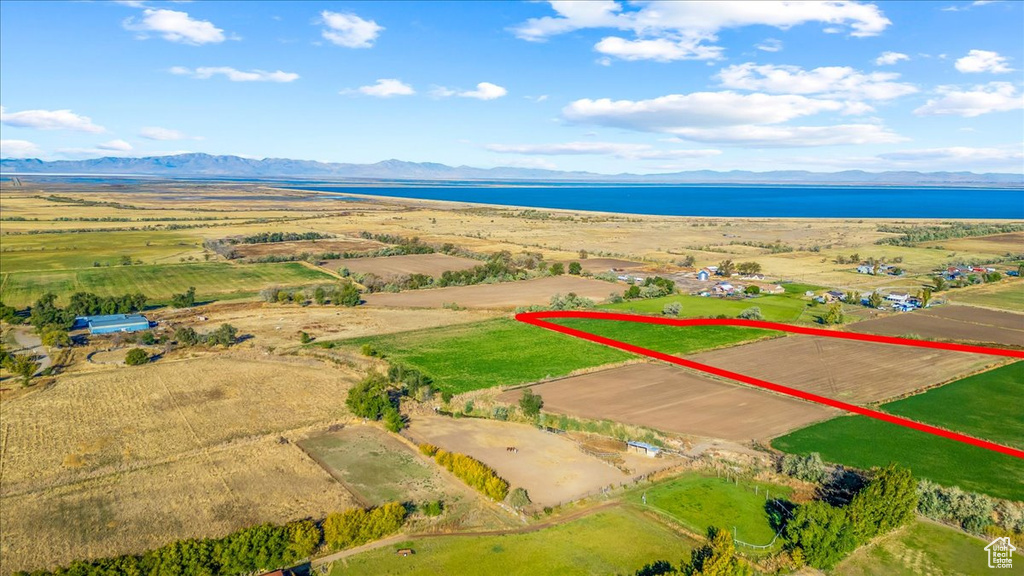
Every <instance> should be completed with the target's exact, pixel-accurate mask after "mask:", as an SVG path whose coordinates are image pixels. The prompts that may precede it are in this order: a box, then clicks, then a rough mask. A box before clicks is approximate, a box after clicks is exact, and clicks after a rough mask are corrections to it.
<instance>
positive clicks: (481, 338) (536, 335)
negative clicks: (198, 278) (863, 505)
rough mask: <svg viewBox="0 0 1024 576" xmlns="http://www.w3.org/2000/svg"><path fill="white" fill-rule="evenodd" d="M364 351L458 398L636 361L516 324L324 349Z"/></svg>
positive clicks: (664, 335) (721, 336) (704, 345)
mask: <svg viewBox="0 0 1024 576" xmlns="http://www.w3.org/2000/svg"><path fill="white" fill-rule="evenodd" d="M562 322H563V323H565V324H566V325H569V326H572V327H574V328H579V329H580V330H586V331H592V332H595V333H606V334H610V335H612V337H616V338H621V339H622V340H625V341H628V342H631V343H634V344H638V345H640V346H648V347H653V348H655V349H658V350H662V351H665V352H668V353H685V352H693V351H696V350H704V349H708V348H714V347H716V346H726V345H731V344H735V343H738V342H742V341H744V340H750V339H754V338H757V337H760V336H762V335H763V334H764V332H763V331H760V330H751V329H745V328H733V327H730V326H707V327H694V328H680V327H672V326H652V325H650V324H631V323H626V322H607V321H602V320H576V319H573V320H564V321H562ZM364 344H368V345H370V346H371V347H373V348H375V349H376V350H379V351H380V352H382V353H384V354H385V355H386V357H387V358H388V359H390V360H392V361H394V362H398V363H401V364H405V365H407V366H410V367H413V368H416V369H418V370H420V371H422V372H424V373H425V374H428V375H429V376H431V377H432V378H433V379H434V384H435V385H437V386H439V387H440V388H441V389H442V390H449V391H451V392H454V393H461V392H468V391H470V390H479V389H482V388H494V387H497V386H511V385H515V384H524V383H527V382H534V381H537V380H541V379H544V378H552V377H558V376H565V375H567V374H570V373H571V372H573V371H575V370H581V369H585V368H593V367H595V366H601V365H604V364H611V363H614V362H623V361H626V360H630V359H632V358H634V356H633V355H632V354H629V353H627V352H623V351H621V350H615V349H612V348H609V347H606V346H601V345H599V344H594V343H591V342H587V341H584V340H581V339H579V338H574V337H572V336H567V335H565V334H558V333H556V332H552V331H550V330H544V329H542V328H537V327H535V326H529V325H527V324H523V323H521V322H517V321H515V320H511V319H496V320H491V321H487V322H479V323H475V324H463V325H457V326H448V327H441V328H432V329H427V330H416V331H412V332H404V333H399V334H392V335H388V336H381V337H365V338H352V339H348V340H335V341H333V342H323V343H320V344H319V345H320V346H324V347H327V348H345V349H348V350H351V351H353V352H356V351H359V350H360V349H361V347H362V346H363V345H364Z"/></svg>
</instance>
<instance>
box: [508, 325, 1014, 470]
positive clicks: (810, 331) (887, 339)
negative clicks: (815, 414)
mask: <svg viewBox="0 0 1024 576" xmlns="http://www.w3.org/2000/svg"><path fill="white" fill-rule="evenodd" d="M549 318H582V319H591V320H612V321H619V322H641V323H645V324H659V325H667V326H738V327H743V328H760V329H765V330H776V331H781V332H789V333H793V334H807V335H811V336H824V337H826V338H842V339H846V340H859V341H862V342H876V343H882V344H891V345H897V346H911V347H916V348H932V349H937V350H951V351H955V352H970V353H974V354H986V355H990V356H1007V357H1012V358H1024V351H1021V350H1005V349H1001V348H988V347H984V346H971V345H967V344H952V343H948V342H930V341H925V340H909V339H906V338H896V337H893V336H878V335H874V334H859V333H855V332H841V331H837V330H824V329H821V328H808V327H804V326H793V325H790V324H780V323H777V322H765V321H762V320H743V319H733V318H693V319H672V318H659V317H656V316H640V315H635V314H619V313H607V312H589V311H576V310H558V311H547V312H523V313H520V314H516V316H515V319H516V320H517V321H519V322H523V323H526V324H530V325H533V326H537V327H539V328H545V329H547V330H552V331H555V332H559V333H562V334H566V335H569V336H573V337H576V338H581V339H583V340H589V341H591V342H595V343H597V344H603V345H605V346H610V347H612V348H618V349H619V350H624V351H626V352H631V353H633V354H640V355H642V356H647V357H649V358H653V359H655V360H661V361H663V362H668V363H670V364H676V365H679V366H684V367H686V368H692V369H694V370H699V371H701V372H705V373H707V374H713V375H715V376H721V377H724V378H728V379H730V380H735V381H737V382H742V383H744V384H749V385H751V386H756V387H758V388H763V389H766V390H771V391H773V392H778V393H780V394H784V395H787V396H792V397H795V398H799V399H801V400H807V401H810V402H817V403H818V404H823V405H825V406H831V407H833V408H839V409H840V410H845V411H846V412H851V413H853V414H859V415H861V416H867V417H869V418H874V419H876V420H881V421H883V422H888V423H890V424H897V425H899V426H904V427H906V428H910V429H913V430H917V431H919V432H925V433H927V434H933V435H935V436H941V437H943V438H947V439H949V440H954V441H957V442H962V443H965V444H970V445H973V446H977V447H979V448H984V449H986V450H991V451H993V452H999V453H1001V454H1006V455H1009V456H1013V457H1016V458H1021V459H1024V450H1019V449H1017V448H1011V447H1009V446H1003V445H1002V444H996V443H995V442H990V441H988V440H982V439H980V438H975V437H973V436H968V435H966V434H961V433H960V432H955V431H952V430H947V429H945V428H939V427H937V426H931V425H929V424H923V423H921V422H917V421H914V420H910V419H908V418H903V417H900V416H894V415H892V414H887V413H885V412H880V411H878V410H872V409H870V408H866V407H863V406H857V405H856V404H849V403H847V402H843V401H841V400H836V399H834V398H828V397H825V396H819V395H817V394H812V393H810V392H805V391H803V390H797V389H796V388H790V387H788V386H782V385H781V384H775V383H774V382H768V381H767V380H761V379H759V378H753V377H751V376H747V375H745V374H739V373H737V372H731V371H729V370H723V369H721V368H716V367H714V366H710V365H707V364H701V363H699V362H694V361H692V360H686V359H684V358H679V357H677V356H672V355H671V354H665V353H663V352H658V351H656V350H650V349H648V348H643V347H641V346H635V345H633V344H628V343H626V342H621V341H619V340H615V339H612V338H606V337H604V336H598V335H597V334H591V333H589V332H584V331H582V330H577V329H575V328H569V327H568V326H562V325H560V324H555V323H553V322H548V321H546V319H549Z"/></svg>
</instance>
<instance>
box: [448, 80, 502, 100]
mask: <svg viewBox="0 0 1024 576" xmlns="http://www.w3.org/2000/svg"><path fill="white" fill-rule="evenodd" d="M431 94H433V95H434V96H437V97H441V98H443V97H446V96H452V95H455V96H461V97H463V98H476V99H477V100H494V99H496V98H501V97H502V96H504V95H506V94H508V90H506V89H505V88H503V87H501V86H498V85H497V84H491V83H490V82H481V83H479V84H477V85H476V90H462V91H457V90H449V89H448V88H445V87H444V86H438V87H437V88H435V89H434V90H433V91H431Z"/></svg>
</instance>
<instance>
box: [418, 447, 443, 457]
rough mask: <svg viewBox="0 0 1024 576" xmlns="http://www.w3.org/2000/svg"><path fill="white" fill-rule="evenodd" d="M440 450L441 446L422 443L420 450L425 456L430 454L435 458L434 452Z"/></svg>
mask: <svg viewBox="0 0 1024 576" xmlns="http://www.w3.org/2000/svg"><path fill="white" fill-rule="evenodd" d="M438 450H439V448H438V447H437V446H434V445H433V444H420V452H422V453H423V455H424V456H430V457H431V458H433V457H434V454H437V451H438Z"/></svg>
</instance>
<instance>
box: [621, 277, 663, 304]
mask: <svg viewBox="0 0 1024 576" xmlns="http://www.w3.org/2000/svg"><path fill="white" fill-rule="evenodd" d="M675 291H676V283H675V282H673V281H672V280H669V279H668V278H662V277H661V276H648V277H647V278H644V281H643V282H641V283H640V284H633V285H631V286H630V287H629V288H627V289H626V291H625V292H624V293H623V294H622V298H623V299H625V300H637V299H641V298H644V299H646V298H660V297H662V296H668V295H669V294H674V293H675Z"/></svg>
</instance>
